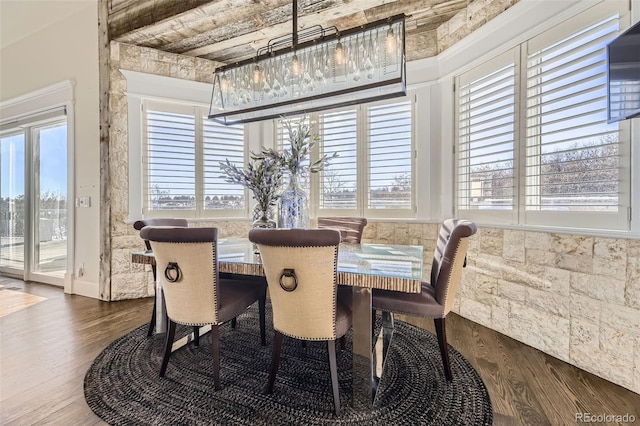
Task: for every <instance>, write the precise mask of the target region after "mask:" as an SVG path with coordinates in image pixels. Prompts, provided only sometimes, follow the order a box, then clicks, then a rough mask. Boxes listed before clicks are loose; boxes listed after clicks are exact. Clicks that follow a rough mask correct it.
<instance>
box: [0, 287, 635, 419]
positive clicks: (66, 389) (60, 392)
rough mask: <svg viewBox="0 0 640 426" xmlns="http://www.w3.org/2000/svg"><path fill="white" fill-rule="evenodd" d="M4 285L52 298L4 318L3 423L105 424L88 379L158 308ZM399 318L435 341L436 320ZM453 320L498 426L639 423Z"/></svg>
mask: <svg viewBox="0 0 640 426" xmlns="http://www.w3.org/2000/svg"><path fill="white" fill-rule="evenodd" d="M0 285H1V286H3V287H2V288H1V289H0V292H7V291H8V292H22V293H27V294H31V295H34V296H39V297H42V298H45V299H46V300H42V301H40V302H38V303H36V304H33V305H31V306H27V307H25V308H23V309H19V310H17V311H14V312H12V313H10V314H8V315H6V316H4V317H2V318H0V424H2V425H5V426H9V425H103V424H105V423H104V422H102V420H100V419H99V418H98V417H97V416H96V415H94V414H93V412H92V411H91V409H90V408H89V407H88V406H87V404H86V402H85V400H84V392H83V379H84V375H85V372H86V371H87V369H88V368H89V366H90V365H91V362H92V361H93V359H94V358H95V357H96V356H97V355H98V354H99V353H100V352H101V351H102V350H103V349H104V348H105V347H106V346H107V345H108V344H109V343H110V342H111V341H113V340H114V339H116V338H117V337H120V336H122V335H123V334H125V333H127V332H128V331H130V330H132V329H134V328H136V327H138V326H140V325H142V324H145V323H146V322H147V321H148V320H149V318H150V315H151V307H152V300H153V299H151V298H147V299H137V300H126V301H120V302H111V303H106V302H100V301H98V300H94V299H90V298H86V297H82V296H72V295H65V294H64V293H63V292H62V290H61V289H59V288H56V287H52V286H47V285H43V284H34V283H24V282H22V281H19V280H14V279H9V278H6V277H1V276H0ZM1 296H2V295H0V303H2V302H1V300H2V299H1ZM13 299H15V298H12V300H13ZM398 319H401V320H405V321H408V322H411V323H413V324H415V325H418V326H421V327H424V328H426V329H428V330H430V331H432V332H433V322H432V321H430V320H421V319H413V318H400V317H398ZM447 321H448V322H447V335H448V339H449V343H450V344H451V345H452V346H453V347H455V348H456V349H457V350H458V351H459V352H461V353H462V354H463V355H464V356H465V357H466V358H467V359H468V360H469V362H470V363H471V364H472V365H473V366H474V367H475V368H476V370H477V371H478V372H479V374H480V376H481V377H482V379H483V380H484V382H485V384H486V385H487V388H488V390H489V394H490V396H491V400H492V403H493V407H494V412H495V416H494V420H495V424H496V425H509V426H511V425H568V424H575V423H576V420H575V415H576V413H577V412H579V413H583V412H584V413H591V414H592V415H595V414H613V415H616V414H620V415H623V414H625V413H629V414H632V415H634V416H635V418H636V424H640V395H638V394H636V393H633V392H631V391H628V390H626V389H624V388H622V387H620V386H617V385H614V384H612V383H610V382H608V381H606V380H603V379H601V378H599V377H596V376H594V375H592V374H590V373H587V372H584V371H582V370H580V369H578V368H576V367H573V366H571V365H569V364H567V363H564V362H562V361H560V360H557V359H555V358H553V357H551V356H548V355H546V354H544V353H542V352H540V351H538V350H536V349H533V348H531V347H529V346H526V345H524V344H522V343H519V342H517V341H515V340H513V339H511V338H509V337H506V336H504V335H502V334H500V333H497V332H495V331H493V330H489V329H487V328H486V327H483V326H480V325H478V324H475V323H473V322H471V321H468V320H466V319H464V318H461V317H459V316H457V315H453V314H452V315H450V316H449V317H448V320H447ZM454 380H455V378H454ZM591 424H598V423H591ZM600 424H605V423H600ZM606 424H615V423H606ZM620 424H623V423H620Z"/></svg>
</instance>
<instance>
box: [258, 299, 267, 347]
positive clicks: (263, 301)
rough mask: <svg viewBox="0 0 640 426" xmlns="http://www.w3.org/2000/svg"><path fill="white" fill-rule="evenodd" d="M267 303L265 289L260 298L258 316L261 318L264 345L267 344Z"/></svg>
mask: <svg viewBox="0 0 640 426" xmlns="http://www.w3.org/2000/svg"><path fill="white" fill-rule="evenodd" d="M266 303H267V291H266V289H265V292H264V293H263V294H262V295H261V296H260V298H259V299H258V316H259V319H260V344H261V345H262V346H266V345H267V339H266V324H265V320H264V311H265V305H266Z"/></svg>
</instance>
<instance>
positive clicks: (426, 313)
mask: <svg viewBox="0 0 640 426" xmlns="http://www.w3.org/2000/svg"><path fill="white" fill-rule="evenodd" d="M371 305H372V307H373V309H376V310H378V311H386V312H395V313H398V314H407V315H412V316H418V317H427V318H443V317H444V316H445V314H444V305H441V304H439V303H438V302H437V301H436V293H435V290H434V288H433V287H431V284H429V283H427V282H423V283H422V291H421V292H420V293H405V292H401V291H390V290H379V289H374V290H373V292H372V301H371Z"/></svg>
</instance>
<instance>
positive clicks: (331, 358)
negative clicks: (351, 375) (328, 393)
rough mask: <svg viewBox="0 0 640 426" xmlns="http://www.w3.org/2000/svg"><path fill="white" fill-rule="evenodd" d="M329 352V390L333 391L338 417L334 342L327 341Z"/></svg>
mask: <svg viewBox="0 0 640 426" xmlns="http://www.w3.org/2000/svg"><path fill="white" fill-rule="evenodd" d="M327 349H328V350H329V369H330V370H331V388H332V390H333V405H334V406H335V408H336V416H339V415H340V391H339V388H338V365H337V362H336V341H335V340H329V341H327Z"/></svg>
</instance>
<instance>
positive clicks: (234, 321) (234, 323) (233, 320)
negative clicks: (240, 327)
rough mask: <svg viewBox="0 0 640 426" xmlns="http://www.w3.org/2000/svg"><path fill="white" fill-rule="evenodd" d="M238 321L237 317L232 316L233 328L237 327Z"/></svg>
mask: <svg viewBox="0 0 640 426" xmlns="http://www.w3.org/2000/svg"><path fill="white" fill-rule="evenodd" d="M237 323H238V321H237V320H236V317H233V318H231V328H236V324H237Z"/></svg>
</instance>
